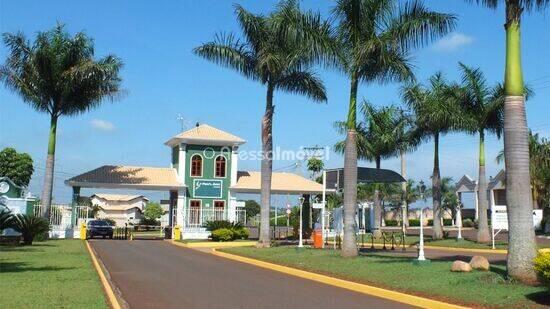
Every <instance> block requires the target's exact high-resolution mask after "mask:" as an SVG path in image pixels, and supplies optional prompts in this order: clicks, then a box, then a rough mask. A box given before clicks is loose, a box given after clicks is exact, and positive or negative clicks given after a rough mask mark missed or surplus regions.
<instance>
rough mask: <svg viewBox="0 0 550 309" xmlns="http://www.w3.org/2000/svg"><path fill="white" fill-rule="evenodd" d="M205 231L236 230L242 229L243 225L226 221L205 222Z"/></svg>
mask: <svg viewBox="0 0 550 309" xmlns="http://www.w3.org/2000/svg"><path fill="white" fill-rule="evenodd" d="M204 227H206V230H207V231H215V230H219V229H228V230H236V229H242V228H243V224H242V223H240V222H230V221H227V220H216V221H206V223H205V224H204Z"/></svg>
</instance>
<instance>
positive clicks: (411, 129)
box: [396, 110, 420, 233]
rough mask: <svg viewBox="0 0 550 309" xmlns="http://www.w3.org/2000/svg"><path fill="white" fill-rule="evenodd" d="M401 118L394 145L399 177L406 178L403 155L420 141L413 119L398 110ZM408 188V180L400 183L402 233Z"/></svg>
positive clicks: (405, 215)
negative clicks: (398, 165) (398, 164)
mask: <svg viewBox="0 0 550 309" xmlns="http://www.w3.org/2000/svg"><path fill="white" fill-rule="evenodd" d="M399 117H400V118H401V120H400V123H402V124H403V125H402V126H400V130H399V132H397V134H398V135H397V136H396V145H397V148H398V149H399V159H400V161H401V177H403V179H407V160H406V158H405V155H406V153H407V152H410V151H413V150H414V149H416V147H417V146H418V145H419V143H420V137H419V136H418V131H417V129H416V127H415V126H414V121H413V119H412V117H411V115H409V114H408V113H407V112H406V111H404V110H400V116H399ZM409 188H410V186H409V184H408V181H407V182H402V183H401V192H402V195H403V197H402V198H401V217H402V218H403V220H402V222H401V224H402V228H403V233H405V231H406V227H407V226H408V225H409V218H408V209H409V203H408V199H407V198H406V196H407V195H408V193H407V190H408V189H409Z"/></svg>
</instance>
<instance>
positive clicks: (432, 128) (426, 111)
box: [402, 73, 464, 239]
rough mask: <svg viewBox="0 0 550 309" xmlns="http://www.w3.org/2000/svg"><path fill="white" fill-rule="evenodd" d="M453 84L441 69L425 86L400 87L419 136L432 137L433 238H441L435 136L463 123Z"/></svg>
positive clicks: (436, 138) (439, 188) (437, 149)
mask: <svg viewBox="0 0 550 309" xmlns="http://www.w3.org/2000/svg"><path fill="white" fill-rule="evenodd" d="M456 89H457V86H453V85H450V84H449V83H448V82H447V81H446V80H445V78H444V77H443V75H442V74H441V73H436V74H435V75H433V76H432V77H430V79H429V86H428V87H424V86H422V85H419V84H411V85H407V86H405V87H403V91H402V92H403V94H402V95H403V99H404V101H405V102H406V103H407V104H408V105H409V107H411V108H412V110H413V111H414V114H415V117H416V119H415V121H416V127H417V130H418V133H417V134H419V136H420V135H421V136H422V137H424V139H431V138H433V140H434V169H433V174H432V200H433V212H434V220H433V222H434V224H433V238H434V239H441V238H443V226H442V225H441V220H440V219H441V174H440V170H439V138H440V136H441V135H444V134H446V133H448V132H450V131H453V130H456V129H457V128H462V127H464V124H463V123H462V122H463V119H462V118H463V117H462V115H461V109H460V106H459V104H458V102H457V101H456V100H455V99H454V95H453V94H455V93H456Z"/></svg>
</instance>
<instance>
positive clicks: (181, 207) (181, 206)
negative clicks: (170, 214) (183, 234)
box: [176, 189, 186, 228]
mask: <svg viewBox="0 0 550 309" xmlns="http://www.w3.org/2000/svg"><path fill="white" fill-rule="evenodd" d="M185 202H186V196H185V189H179V190H178V197H177V200H176V206H177V214H176V224H177V225H179V226H180V227H181V228H184V227H185V226H184V222H185V221H184V216H185Z"/></svg>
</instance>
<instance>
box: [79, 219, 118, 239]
mask: <svg viewBox="0 0 550 309" xmlns="http://www.w3.org/2000/svg"><path fill="white" fill-rule="evenodd" d="M86 229H87V230H88V237H89V238H94V236H102V237H103V238H106V237H109V238H110V239H113V227H112V226H111V225H109V222H107V221H105V220H92V221H88V225H87V227H86Z"/></svg>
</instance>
